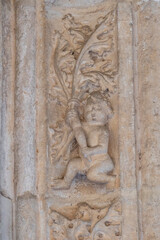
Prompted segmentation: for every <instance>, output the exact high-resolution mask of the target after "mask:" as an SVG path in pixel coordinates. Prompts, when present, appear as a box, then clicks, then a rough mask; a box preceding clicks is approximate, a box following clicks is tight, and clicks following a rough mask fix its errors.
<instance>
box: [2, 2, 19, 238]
mask: <svg viewBox="0 0 160 240" xmlns="http://www.w3.org/2000/svg"><path fill="white" fill-rule="evenodd" d="M0 10H1V12H0V15H1V39H0V41H1V43H0V48H1V61H0V62H1V66H0V72H1V73H0V75H1V94H0V95H1V103H0V105H1V109H0V112H1V121H0V132H1V134H0V135H1V136H0V193H1V195H0V215H1V217H0V219H1V223H0V227H1V228H2V229H1V230H0V237H1V239H5V240H11V239H14V230H13V229H14V196H15V193H14V94H15V93H14V89H15V7H14V0H10V1H1V3H0Z"/></svg>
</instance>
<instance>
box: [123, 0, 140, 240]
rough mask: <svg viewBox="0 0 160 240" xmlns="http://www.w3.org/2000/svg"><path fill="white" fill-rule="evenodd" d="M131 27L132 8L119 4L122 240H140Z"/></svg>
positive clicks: (126, 4) (128, 5) (129, 5)
mask: <svg viewBox="0 0 160 240" xmlns="http://www.w3.org/2000/svg"><path fill="white" fill-rule="evenodd" d="M132 25H133V22H132V5H131V4H130V3H119V4H118V31H119V33H118V36H119V37H118V43H119V58H120V61H119V62H120V65H119V72H120V75H119V161H120V178H121V180H120V182H121V196H122V218H123V221H122V239H123V240H128V239H130V240H138V217H137V190H136V157H135V156H136V155H135V121H134V118H135V105H134V84H133V76H134V72H133V28H132Z"/></svg>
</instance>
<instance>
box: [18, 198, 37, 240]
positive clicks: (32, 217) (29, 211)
mask: <svg viewBox="0 0 160 240" xmlns="http://www.w3.org/2000/svg"><path fill="white" fill-rule="evenodd" d="M37 210H38V209H37V201H36V199H35V197H34V196H31V195H29V194H26V195H25V196H23V197H20V198H18V199H17V215H16V225H17V226H16V239H17V240H35V239H38V238H36V236H37V231H36V217H37Z"/></svg>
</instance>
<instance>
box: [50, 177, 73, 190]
mask: <svg viewBox="0 0 160 240" xmlns="http://www.w3.org/2000/svg"><path fill="white" fill-rule="evenodd" d="M51 187H52V188H53V189H57V190H58V189H68V188H69V187H70V183H68V182H66V181H65V180H64V179H56V180H53V181H52V183H51Z"/></svg>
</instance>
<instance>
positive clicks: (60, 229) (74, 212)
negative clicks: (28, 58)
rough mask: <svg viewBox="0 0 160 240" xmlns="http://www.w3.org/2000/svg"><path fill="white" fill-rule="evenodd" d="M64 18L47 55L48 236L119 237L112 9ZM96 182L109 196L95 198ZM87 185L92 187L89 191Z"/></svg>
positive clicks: (113, 13) (114, 26)
mask: <svg viewBox="0 0 160 240" xmlns="http://www.w3.org/2000/svg"><path fill="white" fill-rule="evenodd" d="M62 22H63V26H64V31H62V32H60V31H55V32H54V39H53V42H54V47H53V51H52V54H51V63H50V79H52V85H51V87H50V89H49V104H54V105H55V106H56V107H55V119H54V121H52V122H51V121H50V122H49V136H50V149H49V156H50V167H49V168H50V170H49V177H50V180H48V181H49V189H50V196H51V198H53V199H54V204H53V203H52V202H53V201H52V200H50V201H49V209H50V210H49V220H48V222H49V226H50V233H51V234H50V239H58V240H61V239H66V240H67V239H79V240H80V239H97V240H98V239H107V240H109V239H119V237H118V236H119V235H120V217H119V215H120V212H119V210H116V211H115V206H118V205H120V201H119V192H118V190H117V189H115V177H116V176H115V175H114V171H113V170H114V167H115V163H114V161H113V159H112V158H111V157H110V155H109V153H108V143H109V133H110V130H109V120H110V119H111V118H112V116H113V114H114V113H113V109H112V106H111V105H112V104H111V101H110V99H111V98H112V96H113V95H114V93H115V92H116V84H117V83H116V74H117V71H118V51H117V22H116V9H113V10H111V11H109V13H108V14H107V15H106V16H101V17H99V18H97V23H96V25H95V26H94V28H93V26H89V25H87V24H82V23H79V22H78V21H77V20H76V18H75V17H73V16H72V14H70V13H69V14H66V15H65V16H64V17H63V18H62ZM73 181H74V183H73ZM72 183H73V184H72ZM106 184H107V188H106ZM72 185H73V186H72ZM84 188H86V189H85V190H84ZM97 188H99V189H100V190H99V191H101V193H100V195H101V194H103V199H104V198H105V199H106V202H105V203H102V201H100V202H99V200H98V202H99V203H98V204H97V205H96V204H95V202H96V199H97V198H98V194H99V193H98V190H97ZM87 190H88V191H91V192H93V191H94V190H95V191H96V193H95V195H94V194H93V196H92V197H90V196H89V194H88V193H87V194H86V195H85V191H87ZM110 191H111V192H110ZM82 192H83V194H84V196H83V195H81V196H80V197H78V195H79V194H81V193H82ZM102 192H103V193H102ZM72 193H73V194H72ZM76 193H77V194H76ZM100 195H99V196H100ZM52 196H53V197H52ZM67 196H68V197H67ZM67 198H68V199H69V202H68V200H67ZM108 199H109V201H108ZM55 201H57V203H55ZM115 212H116V214H118V215H116V214H115ZM109 213H110V214H111V215H112V214H113V215H114V214H115V219H116V216H118V219H119V220H117V221H118V222H117V223H116V224H115V221H116V220H113V219H114V217H113V219H112V220H113V222H112V221H111V222H110V220H107V219H108V214H109ZM107 222H108V223H107ZM107 224H108V225H107ZM102 226H103V227H102ZM106 226H107V227H106ZM116 234H119V235H116ZM113 235H114V237H113ZM73 236H74V237H73ZM115 236H116V237H115Z"/></svg>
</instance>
